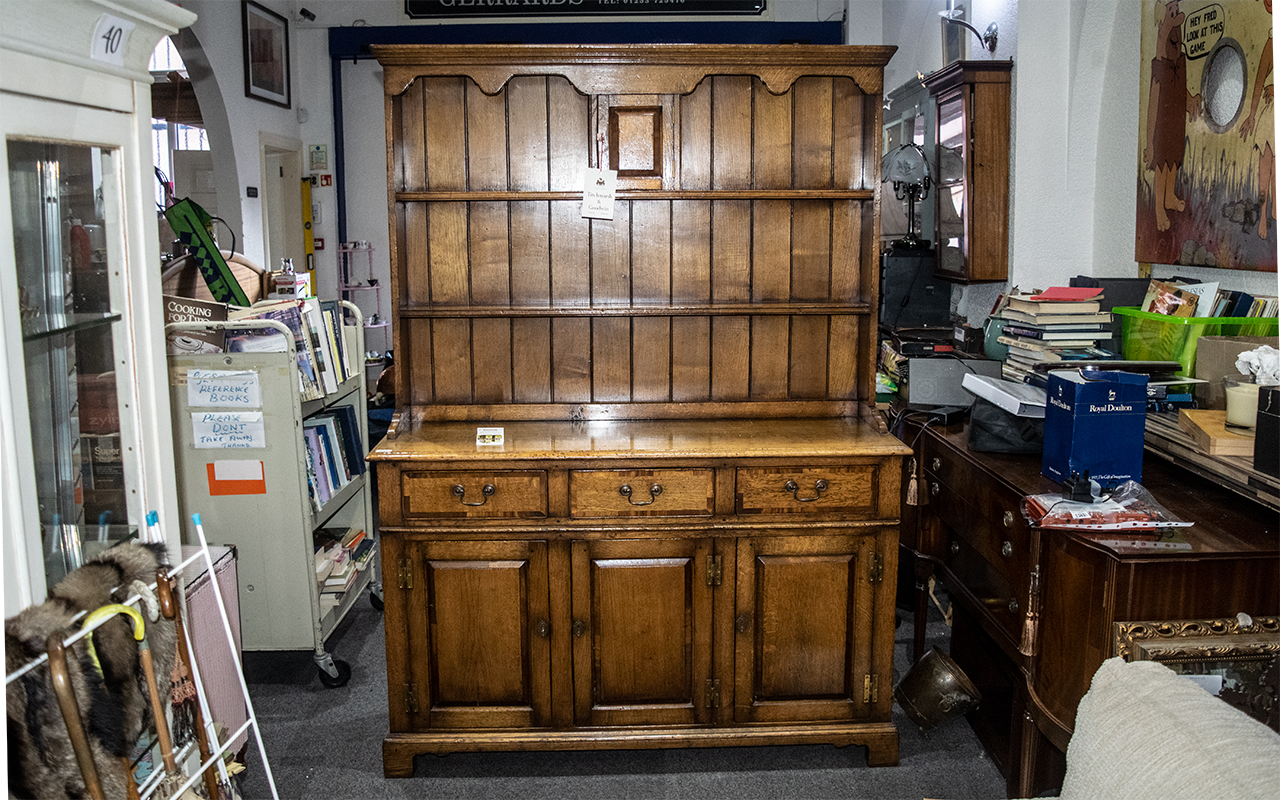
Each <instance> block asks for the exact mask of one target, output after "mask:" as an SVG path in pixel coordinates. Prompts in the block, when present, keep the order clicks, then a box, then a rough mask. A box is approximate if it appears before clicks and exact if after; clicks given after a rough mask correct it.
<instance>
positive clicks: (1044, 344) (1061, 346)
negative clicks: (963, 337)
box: [996, 335, 1098, 351]
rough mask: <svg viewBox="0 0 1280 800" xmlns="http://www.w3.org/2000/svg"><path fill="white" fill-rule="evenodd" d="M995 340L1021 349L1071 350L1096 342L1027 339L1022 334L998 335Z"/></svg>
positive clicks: (1090, 340)
mask: <svg viewBox="0 0 1280 800" xmlns="http://www.w3.org/2000/svg"><path fill="white" fill-rule="evenodd" d="M996 341H998V342H1000V343H1001V344H1007V345H1009V346H1010V347H1019V348H1021V349H1023V350H1036V351H1043V350H1071V349H1078V348H1081V347H1095V346H1097V344H1098V342H1097V341H1096V340H1094V339H1051V340H1048V341H1046V340H1044V339H1027V338H1024V337H1022V336H1007V335H1006V336H998V337H996Z"/></svg>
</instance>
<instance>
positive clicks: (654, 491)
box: [618, 483, 662, 506]
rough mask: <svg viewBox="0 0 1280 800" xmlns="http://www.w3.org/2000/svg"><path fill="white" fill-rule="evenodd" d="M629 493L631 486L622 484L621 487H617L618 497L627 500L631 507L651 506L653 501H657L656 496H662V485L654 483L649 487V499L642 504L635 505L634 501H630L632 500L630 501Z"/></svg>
mask: <svg viewBox="0 0 1280 800" xmlns="http://www.w3.org/2000/svg"><path fill="white" fill-rule="evenodd" d="M631 492H632V489H631V484H629V483H624V484H622V485H621V486H619V487H618V494H620V495H622V496H623V497H625V498H627V502H628V503H630V504H631V505H633V506H650V505H653V501H655V500H657V499H658V495H660V494H662V484H660V483H655V484H653V485H652V486H650V487H649V499H648V500H646V501H644V502H640V503H637V502H636V501H635V500H632V499H631Z"/></svg>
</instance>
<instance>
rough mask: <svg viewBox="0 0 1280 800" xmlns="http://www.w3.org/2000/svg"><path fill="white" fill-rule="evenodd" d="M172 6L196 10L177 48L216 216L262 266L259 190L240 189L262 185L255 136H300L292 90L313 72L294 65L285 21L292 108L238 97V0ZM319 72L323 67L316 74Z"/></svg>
mask: <svg viewBox="0 0 1280 800" xmlns="http://www.w3.org/2000/svg"><path fill="white" fill-rule="evenodd" d="M258 3H259V4H260V5H262V6H264V7H266V8H269V9H271V10H272V11H274V12H276V13H277V14H280V15H282V16H284V17H285V18H287V19H291V18H292V16H293V13H294V10H293V7H294V5H295V4H294V3H291V2H286V1H285V0H258ZM180 5H181V6H182V7H183V8H186V9H188V10H190V11H194V12H195V13H196V14H197V15H198V19H197V20H196V22H195V23H194V24H193V25H192V26H191V27H190V28H189V29H188V36H187V37H180V38H179V42H178V50H179V53H180V54H181V55H182V59H183V61H184V62H185V63H186V65H187V71H188V74H190V76H191V81H192V85H193V86H194V88H195V92H196V99H197V100H198V101H199V102H200V112H201V115H202V116H203V117H204V120H205V125H206V129H207V130H208V132H209V149H210V150H211V151H213V159H214V173H215V177H216V181H217V193H218V210H219V212H220V214H219V215H220V216H221V217H222V219H224V220H225V221H226V222H227V224H228V225H229V226H230V227H231V228H232V230H234V231H235V236H236V250H237V251H238V252H240V253H243V254H244V255H245V257H247V258H248V259H249V260H250V261H253V262H254V263H256V264H259V265H262V266H270V265H268V264H267V263H266V259H265V255H264V253H265V250H264V246H263V235H262V197H261V194H260V195H259V196H258V197H249V196H248V193H247V189H248V187H251V186H252V187H257V188H259V189H261V185H262V178H261V175H260V171H261V170H260V163H261V162H260V150H261V147H260V144H259V135H258V134H259V133H260V132H265V133H269V134H274V135H276V136H280V137H284V138H290V139H298V138H300V135H299V126H298V119H297V116H296V108H297V105H298V97H297V96H298V88H299V87H300V86H302V85H304V84H305V85H307V86H308V88H309V89H310V87H312V86H314V81H316V79H317V76H315V75H314V74H313V73H312V72H311V71H310V70H306V69H305V68H302V67H303V65H302V64H300V63H299V58H298V55H299V53H298V36H297V27H296V25H294V24H293V23H292V22H291V23H290V26H289V45H290V50H291V51H292V52H291V80H292V84H293V95H294V97H293V108H288V109H287V108H282V107H280V106H277V105H272V104H270V103H264V102H262V101H261V100H256V99H254V98H250V97H246V96H245V93H244V55H243V50H242V48H241V44H240V37H241V19H240V9H241V4H240V3H237V2H228V0H182V2H181V3H180ZM191 37H193V38H194V42H192V41H191ZM193 45H195V46H194V47H193ZM300 68H302V69H300ZM327 74H328V72H327V70H326V71H325V73H324V75H325V76H327ZM325 83H326V84H327V77H326V79H325ZM216 230H217V231H218V246H219V247H221V248H223V249H227V248H229V247H230V245H231V242H230V241H229V239H227V238H226V237H225V233H224V232H223V231H222V230H221V228H220V226H219V227H218V228H216Z"/></svg>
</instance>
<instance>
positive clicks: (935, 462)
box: [933, 458, 942, 472]
mask: <svg viewBox="0 0 1280 800" xmlns="http://www.w3.org/2000/svg"><path fill="white" fill-rule="evenodd" d="M940 469H942V459H940V458H935V459H934V460H933V471H934V472H937V471H938V470H940Z"/></svg>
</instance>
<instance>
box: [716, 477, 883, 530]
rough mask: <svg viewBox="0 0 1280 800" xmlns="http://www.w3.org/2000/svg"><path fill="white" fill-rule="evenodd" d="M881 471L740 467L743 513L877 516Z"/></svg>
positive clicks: (739, 502) (740, 509)
mask: <svg viewBox="0 0 1280 800" xmlns="http://www.w3.org/2000/svg"><path fill="white" fill-rule="evenodd" d="M878 478H879V470H878V469H877V468H876V467H874V466H866V467H860V466H859V467H778V468H761V467H751V468H743V469H739V470H738V474H737V503H736V507H737V511H738V513H739V514H831V513H844V514H862V515H865V516H868V517H871V516H874V515H875V513H876V508H877V505H878V499H877V497H876V491H877V480H878Z"/></svg>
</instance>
